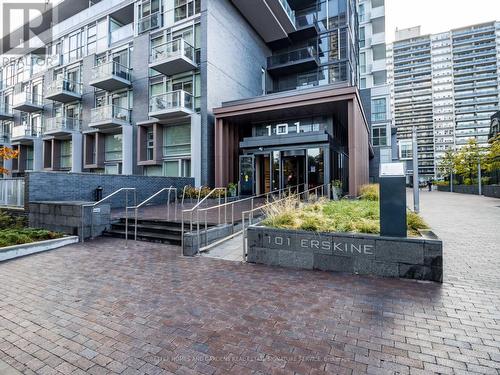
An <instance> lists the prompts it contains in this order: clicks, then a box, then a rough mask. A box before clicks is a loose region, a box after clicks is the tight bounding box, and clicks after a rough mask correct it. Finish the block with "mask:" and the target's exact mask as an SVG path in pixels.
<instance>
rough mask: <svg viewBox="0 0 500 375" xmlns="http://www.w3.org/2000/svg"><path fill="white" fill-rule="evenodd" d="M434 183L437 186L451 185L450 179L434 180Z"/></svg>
mask: <svg viewBox="0 0 500 375" xmlns="http://www.w3.org/2000/svg"><path fill="white" fill-rule="evenodd" d="M434 185H436V186H450V183H449V181H436V182H434Z"/></svg>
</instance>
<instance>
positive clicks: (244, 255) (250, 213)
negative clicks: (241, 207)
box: [241, 184, 331, 261]
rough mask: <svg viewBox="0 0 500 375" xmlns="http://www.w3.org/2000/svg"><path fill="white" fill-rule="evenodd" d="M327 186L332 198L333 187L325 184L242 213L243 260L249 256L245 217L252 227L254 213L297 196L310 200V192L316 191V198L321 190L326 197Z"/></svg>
mask: <svg viewBox="0 0 500 375" xmlns="http://www.w3.org/2000/svg"><path fill="white" fill-rule="evenodd" d="M325 186H326V187H327V192H328V196H330V188H331V185H330V184H323V185H318V186H316V187H313V188H311V189H308V190H304V191H302V192H297V193H294V194H292V195H290V196H288V197H284V198H281V199H278V200H276V201H273V202H269V203H267V204H265V205H263V206H260V207H257V208H254V209H252V210H249V211H244V212H242V213H241V233H242V239H243V260H244V261H245V260H246V256H247V254H246V251H247V249H246V229H245V215H248V219H249V224H250V225H251V224H252V220H253V213H254V211H257V210H262V209H264V208H266V207H269V206H271V205H273V204H276V203H279V202H282V201H283V200H285V199H288V198H289V197H294V196H295V197H296V198H297V199H298V200H299V201H300V196H301V195H304V196H306V199H307V200H309V194H310V192H312V191H315V192H316V196H317V195H318V190H319V189H321V195H322V196H325Z"/></svg>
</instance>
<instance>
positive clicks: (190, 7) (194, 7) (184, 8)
mask: <svg viewBox="0 0 500 375" xmlns="http://www.w3.org/2000/svg"><path fill="white" fill-rule="evenodd" d="M200 11H201V0H174V21H175V22H177V21H181V20H183V19H184V18H188V17H191V16H194V15H195V14H197V13H200Z"/></svg>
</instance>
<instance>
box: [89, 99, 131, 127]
mask: <svg viewBox="0 0 500 375" xmlns="http://www.w3.org/2000/svg"><path fill="white" fill-rule="evenodd" d="M130 112H131V111H130V109H128V108H122V107H118V106H116V105H107V106H104V107H98V108H94V109H92V111H91V112H90V124H89V127H90V128H91V129H97V130H100V131H105V130H113V129H116V128H119V127H122V126H129V125H130Z"/></svg>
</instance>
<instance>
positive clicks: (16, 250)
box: [0, 236, 78, 262]
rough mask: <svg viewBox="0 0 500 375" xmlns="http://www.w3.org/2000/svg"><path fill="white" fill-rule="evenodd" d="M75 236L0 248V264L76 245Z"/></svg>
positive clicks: (76, 239)
mask: <svg viewBox="0 0 500 375" xmlns="http://www.w3.org/2000/svg"><path fill="white" fill-rule="evenodd" d="M77 242H78V237H77V236H67V237H63V238H56V239H54V240H46V241H39V242H31V243H25V244H22V245H14V246H7V247H2V248H0V262H1V261H4V260H10V259H15V258H19V257H23V256H26V255H31V254H36V253H40V252H42V251H48V250H54V249H57V248H59V247H62V246H66V245H69V244H72V243H77Z"/></svg>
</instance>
